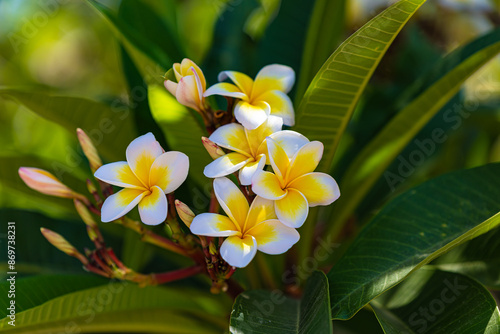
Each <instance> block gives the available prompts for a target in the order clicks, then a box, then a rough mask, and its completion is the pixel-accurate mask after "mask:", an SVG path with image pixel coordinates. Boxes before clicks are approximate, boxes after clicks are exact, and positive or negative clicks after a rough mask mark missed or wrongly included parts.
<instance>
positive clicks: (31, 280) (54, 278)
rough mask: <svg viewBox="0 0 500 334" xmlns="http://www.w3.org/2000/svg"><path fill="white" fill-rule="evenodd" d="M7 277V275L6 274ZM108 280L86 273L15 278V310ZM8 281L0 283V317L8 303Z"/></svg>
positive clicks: (26, 308)
mask: <svg viewBox="0 0 500 334" xmlns="http://www.w3.org/2000/svg"><path fill="white" fill-rule="evenodd" d="M7 278H9V276H7ZM106 283H108V280H107V279H105V278H102V277H99V276H95V275H91V274H87V275H40V276H32V277H27V278H22V279H20V278H17V279H16V282H15V285H16V292H15V295H16V298H15V301H16V312H17V313H19V312H23V311H26V310H28V309H30V308H33V307H36V306H38V305H41V304H43V303H45V302H47V301H49V300H51V299H53V298H56V297H59V296H62V295H65V294H68V293H71V292H75V291H79V290H85V289H89V288H93V287H95V286H99V285H104V284H106ZM9 289H10V281H4V282H1V283H0V293H1V295H0V296H1V300H0V306H1V310H2V311H1V313H0V319H3V318H5V317H6V316H7V315H8V314H6V309H7V307H9V305H10V300H11V299H10V298H9V297H8V291H9Z"/></svg>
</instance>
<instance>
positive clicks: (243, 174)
mask: <svg viewBox="0 0 500 334" xmlns="http://www.w3.org/2000/svg"><path fill="white" fill-rule="evenodd" d="M265 165H266V156H265V155H261V156H260V157H259V160H258V161H254V162H249V163H247V164H246V165H245V166H243V167H242V168H241V169H240V174H239V178H240V183H241V184H242V185H244V186H249V185H251V184H252V178H253V175H254V174H255V172H256V171H257V170H262V169H263V168H264V166H265Z"/></svg>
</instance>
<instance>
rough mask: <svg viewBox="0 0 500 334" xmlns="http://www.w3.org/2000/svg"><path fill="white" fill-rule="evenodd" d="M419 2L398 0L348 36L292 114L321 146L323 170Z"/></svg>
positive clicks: (418, 6)
mask: <svg viewBox="0 0 500 334" xmlns="http://www.w3.org/2000/svg"><path fill="white" fill-rule="evenodd" d="M424 2H425V0H411V1H410V0H400V1H398V2H397V3H395V4H394V5H392V6H391V7H389V8H388V9H386V10H385V11H383V12H382V13H380V14H379V15H377V16H376V17H375V18H373V19H372V20H371V21H369V22H368V23H367V24H365V25H364V26H363V27H361V28H360V29H359V30H358V31H357V32H355V33H354V34H353V35H352V36H351V37H349V38H348V39H347V40H346V41H345V42H344V43H342V44H341V45H340V46H339V48H338V49H337V50H336V51H335V52H334V53H333V54H332V55H331V56H330V58H328V60H327V61H326V62H325V64H324V65H323V66H322V67H321V69H320V70H319V72H318V73H317V74H316V76H315V77H314V79H313V81H312V82H311V84H310V85H309V88H308V89H307V91H306V93H305V95H304V98H303V99H302V101H301V103H300V106H299V108H298V110H297V122H296V123H297V126H296V128H295V129H296V130H297V131H299V132H300V133H302V134H304V135H305V136H306V137H308V138H309V139H311V140H319V141H322V142H323V143H324V144H325V152H324V155H323V160H322V162H321V164H320V166H319V169H320V170H322V171H329V170H330V166H331V163H332V160H333V156H334V154H335V151H336V149H337V146H338V143H339V141H340V138H341V137H342V134H343V133H344V131H345V129H346V127H347V123H348V122H349V120H350V118H351V116H352V113H353V111H354V107H355V106H356V104H357V102H358V100H359V98H360V96H361V94H362V93H363V90H364V88H365V87H366V85H367V83H368V80H370V78H371V76H372V74H373V72H374V71H375V68H376V67H377V65H378V64H379V62H380V60H381V59H382V57H383V56H384V54H385V52H386V51H387V49H388V48H389V46H390V45H391V43H392V42H393V41H394V39H395V38H396V36H397V35H398V33H399V32H400V31H401V29H402V28H403V26H404V25H405V24H406V22H408V20H409V19H410V18H411V16H412V15H413V14H414V13H415V12H416V11H417V10H418V8H420V6H421V5H422V4H423V3H424Z"/></svg>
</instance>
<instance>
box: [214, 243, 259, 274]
mask: <svg viewBox="0 0 500 334" xmlns="http://www.w3.org/2000/svg"><path fill="white" fill-rule="evenodd" d="M256 253H257V242H256V240H255V238H254V237H252V236H246V237H244V238H240V237H237V236H232V237H229V238H227V239H226V240H224V242H223V243H222V246H221V248H220V254H221V256H222V258H223V259H224V260H225V261H226V262H227V263H228V264H229V265H230V266H233V267H237V268H244V267H246V266H247V265H248V264H249V263H250V261H252V259H253V258H254V256H255V254H256Z"/></svg>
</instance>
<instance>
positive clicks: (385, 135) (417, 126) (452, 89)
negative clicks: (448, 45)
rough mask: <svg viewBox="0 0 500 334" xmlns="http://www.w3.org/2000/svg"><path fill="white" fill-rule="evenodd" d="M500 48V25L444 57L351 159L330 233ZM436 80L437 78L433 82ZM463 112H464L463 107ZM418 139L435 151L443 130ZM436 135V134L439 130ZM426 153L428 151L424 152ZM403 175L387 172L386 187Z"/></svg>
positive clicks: (451, 118)
mask: <svg viewBox="0 0 500 334" xmlns="http://www.w3.org/2000/svg"><path fill="white" fill-rule="evenodd" d="M498 52H500V29H497V30H495V31H493V32H492V33H490V34H487V35H486V36H484V37H481V38H479V39H477V40H476V41H474V42H472V43H470V44H469V45H467V46H465V47H463V48H461V49H459V50H457V51H455V52H453V53H452V54H450V55H449V56H447V57H446V58H444V59H443V60H442V61H441V62H440V63H439V64H437V67H436V68H435V70H434V71H432V72H431V73H430V74H429V75H428V76H429V77H430V81H431V83H432V82H433V84H432V85H430V86H429V87H428V88H427V89H426V90H424V91H423V92H422V93H421V94H420V95H418V96H417V97H416V98H415V99H414V100H413V101H411V103H409V104H408V105H407V106H406V107H405V108H404V109H403V110H402V111H400V112H399V113H398V114H397V115H396V116H395V117H394V118H393V119H392V120H391V122H390V123H389V124H387V125H386V126H385V127H384V129H383V130H382V131H381V132H380V133H379V134H378V135H377V136H376V137H375V139H373V140H372V141H371V142H370V143H369V144H368V145H367V146H366V147H365V148H364V149H363V150H362V151H361V153H359V155H358V156H357V157H356V159H355V160H354V161H353V162H352V163H351V165H350V166H349V168H348V170H347V172H346V173H345V174H344V176H343V178H342V180H343V182H342V184H341V189H342V197H343V198H341V199H340V200H339V202H338V203H337V204H336V206H335V210H334V212H333V213H332V217H334V220H335V222H334V223H332V224H331V225H330V226H331V231H333V230H335V229H337V230H338V229H340V228H341V226H342V222H344V221H345V220H346V219H347V218H348V217H349V215H350V214H351V213H352V211H353V210H354V209H355V208H356V206H357V205H358V204H359V203H360V201H361V200H362V199H363V197H364V196H365V195H366V194H367V192H368V191H369V190H370V189H371V187H372V186H373V184H374V183H375V182H376V181H377V180H378V179H379V178H380V176H381V175H382V173H383V172H384V170H385V169H386V168H387V167H388V166H389V165H390V163H391V162H392V161H393V160H394V158H396V156H397V155H398V154H399V153H400V152H401V151H402V150H403V149H404V148H405V147H406V145H408V143H409V142H410V141H411V139H412V138H413V137H414V136H415V135H416V134H417V133H418V132H419V131H420V130H421V129H422V128H423V127H424V126H425V125H426V124H427V123H428V122H429V121H430V120H431V119H432V117H433V116H434V115H435V114H436V113H437V112H438V111H439V110H440V109H441V108H442V107H443V106H444V105H445V104H446V103H447V102H448V101H449V100H450V99H451V98H452V97H453V96H454V95H455V94H456V93H457V92H458V91H459V89H460V87H461V85H462V84H463V82H464V81H465V80H466V79H467V78H468V77H469V76H471V75H472V74H473V73H474V72H476V71H477V70H478V69H479V68H480V67H481V66H483V65H484V64H485V63H486V62H488V61H489V60H491V59H492V58H493V57H494V56H495V55H496V54H498ZM437 79H439V80H437ZM423 82H425V81H420V82H418V83H417V84H416V85H415V86H414V87H411V88H410V89H409V91H410V92H413V91H419V90H422V87H421V86H422V85H423ZM465 112H466V113H467V111H465ZM463 115H464V114H460V113H457V112H456V111H455V110H453V113H452V114H450V113H449V112H447V113H446V114H444V116H443V117H444V120H445V121H446V122H448V123H452V124H456V122H457V121H460V122H461V119H462V118H463V117H464V116H463ZM436 131H437V132H436V133H437V134H434V133H433V134H432V136H433V137H432V138H429V139H428V140H426V141H422V146H424V147H425V150H431V149H432V150H434V148H435V147H436V142H441V141H442V139H441V138H442V135H443V134H444V133H442V131H440V129H436ZM439 133H440V134H439ZM424 152H426V151H424ZM401 178H402V176H401V175H393V174H392V173H390V174H386V180H387V182H389V184H390V185H392V184H398V183H399V182H400V181H398V180H399V179H401Z"/></svg>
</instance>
